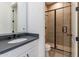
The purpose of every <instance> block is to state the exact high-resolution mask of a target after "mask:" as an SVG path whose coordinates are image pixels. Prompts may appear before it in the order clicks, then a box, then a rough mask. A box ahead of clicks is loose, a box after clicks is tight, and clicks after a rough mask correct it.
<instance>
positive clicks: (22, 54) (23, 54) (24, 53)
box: [18, 52, 27, 57]
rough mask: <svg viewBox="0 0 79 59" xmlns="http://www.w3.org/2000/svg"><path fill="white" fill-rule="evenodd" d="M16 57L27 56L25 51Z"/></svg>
mask: <svg viewBox="0 0 79 59" xmlns="http://www.w3.org/2000/svg"><path fill="white" fill-rule="evenodd" d="M18 57H27V52H23V53H21V54H20V55H19V56H18Z"/></svg>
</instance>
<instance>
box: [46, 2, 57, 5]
mask: <svg viewBox="0 0 79 59" xmlns="http://www.w3.org/2000/svg"><path fill="white" fill-rule="evenodd" d="M55 3H56V2H46V3H45V4H46V5H52V4H55Z"/></svg>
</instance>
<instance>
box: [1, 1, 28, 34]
mask: <svg viewBox="0 0 79 59" xmlns="http://www.w3.org/2000/svg"><path fill="white" fill-rule="evenodd" d="M17 32H27V3H26V2H18V3H16V2H14V3H13V2H0V34H3V33H17Z"/></svg>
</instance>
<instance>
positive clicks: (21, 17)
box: [17, 2, 28, 32]
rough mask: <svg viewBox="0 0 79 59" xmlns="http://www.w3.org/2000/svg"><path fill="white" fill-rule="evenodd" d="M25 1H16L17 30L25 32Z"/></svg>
mask: <svg viewBox="0 0 79 59" xmlns="http://www.w3.org/2000/svg"><path fill="white" fill-rule="evenodd" d="M27 23H28V22H27V3H25V2H18V3H17V32H27Z"/></svg>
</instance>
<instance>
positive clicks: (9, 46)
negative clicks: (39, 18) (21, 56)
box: [0, 33, 39, 54]
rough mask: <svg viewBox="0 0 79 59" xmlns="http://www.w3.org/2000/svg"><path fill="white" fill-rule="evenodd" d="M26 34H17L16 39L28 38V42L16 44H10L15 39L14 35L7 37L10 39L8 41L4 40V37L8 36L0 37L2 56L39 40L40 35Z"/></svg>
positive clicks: (0, 52)
mask: <svg viewBox="0 0 79 59" xmlns="http://www.w3.org/2000/svg"><path fill="white" fill-rule="evenodd" d="M21 34H22V35H21ZM24 34H25V33H24ZM24 34H23V33H18V34H15V35H16V38H27V40H26V41H23V42H19V43H14V44H12V43H11V44H9V43H8V42H9V41H11V40H12V39H13V37H14V36H13V35H14V34H8V35H7V37H8V38H9V39H7V38H6V39H4V37H6V35H3V36H4V37H3V36H2V35H0V36H1V37H0V54H3V53H6V52H8V51H10V50H13V49H15V48H17V47H20V46H22V45H24V44H27V43H29V42H32V41H34V40H37V39H38V38H39V35H38V34H33V33H26V34H25V35H24ZM18 35H19V36H18ZM11 37H12V39H11ZM16 38H15V39H16ZM13 40H14V39H13Z"/></svg>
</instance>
